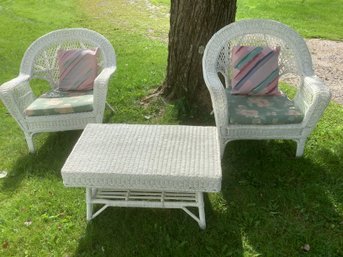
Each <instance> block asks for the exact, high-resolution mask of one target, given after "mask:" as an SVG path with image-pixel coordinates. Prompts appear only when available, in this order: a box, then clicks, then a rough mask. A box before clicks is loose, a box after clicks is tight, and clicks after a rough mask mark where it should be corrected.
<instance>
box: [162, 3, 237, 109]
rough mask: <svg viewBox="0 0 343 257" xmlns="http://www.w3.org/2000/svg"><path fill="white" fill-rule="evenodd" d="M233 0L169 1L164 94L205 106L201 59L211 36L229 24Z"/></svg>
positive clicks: (234, 7)
mask: <svg viewBox="0 0 343 257" xmlns="http://www.w3.org/2000/svg"><path fill="white" fill-rule="evenodd" d="M235 15H236V0H171V7H170V31H169V45H168V66H167V75H166V79H165V81H164V84H163V88H162V89H163V93H164V95H165V96H166V97H167V98H168V99H171V100H175V99H180V98H182V99H183V100H185V105H186V106H187V107H189V108H192V107H195V106H196V107H200V108H202V107H205V108H206V107H207V108H208V104H210V97H209V93H208V91H207V88H206V86H205V82H204V81H203V75H202V65H201V62H202V56H203V52H204V49H205V47H206V44H207V42H208V40H209V39H210V38H211V37H212V35H213V34H214V33H215V32H216V31H218V30H219V29H221V28H222V27H224V26H225V25H227V24H229V23H231V22H233V21H234V20H235Z"/></svg>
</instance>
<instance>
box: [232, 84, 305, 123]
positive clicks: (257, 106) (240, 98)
mask: <svg viewBox="0 0 343 257" xmlns="http://www.w3.org/2000/svg"><path fill="white" fill-rule="evenodd" d="M226 94H227V98H228V103H229V115H230V117H229V123H230V124H256V125H279V124H295V123H300V122H302V120H303V118H304V114H303V113H302V112H301V110H300V109H299V108H297V107H296V106H295V105H294V102H293V101H291V100H290V99H288V97H287V96H285V95H282V96H248V95H232V94H231V93H230V91H229V90H227V92H226Z"/></svg>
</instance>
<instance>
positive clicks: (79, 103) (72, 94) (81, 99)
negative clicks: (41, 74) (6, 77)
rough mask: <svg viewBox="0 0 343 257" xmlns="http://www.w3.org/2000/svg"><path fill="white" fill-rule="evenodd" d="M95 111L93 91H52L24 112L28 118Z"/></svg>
mask: <svg viewBox="0 0 343 257" xmlns="http://www.w3.org/2000/svg"><path fill="white" fill-rule="evenodd" d="M90 111H93V90H90V91H59V90H56V89H55V90H52V91H50V92H48V93H46V94H43V95H41V96H40V97H39V98H37V99H36V100H35V101H34V102H33V103H32V104H30V105H29V106H28V107H27V108H26V109H25V111H24V113H25V114H26V115H27V116H41V115H57V114H67V113H79V112H90Z"/></svg>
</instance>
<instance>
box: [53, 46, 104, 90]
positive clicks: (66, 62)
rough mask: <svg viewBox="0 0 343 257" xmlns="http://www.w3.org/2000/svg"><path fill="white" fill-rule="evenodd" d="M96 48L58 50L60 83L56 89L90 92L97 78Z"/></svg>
mask: <svg viewBox="0 0 343 257" xmlns="http://www.w3.org/2000/svg"><path fill="white" fill-rule="evenodd" d="M97 53H98V48H96V49H95V50H91V49H72V50H63V49H60V50H59V51H58V52H57V60H58V67H59V75H60V81H59V86H58V88H59V89H60V90H63V91H70V90H79V91H80V90H91V89H93V83H94V80H95V78H96V76H97Z"/></svg>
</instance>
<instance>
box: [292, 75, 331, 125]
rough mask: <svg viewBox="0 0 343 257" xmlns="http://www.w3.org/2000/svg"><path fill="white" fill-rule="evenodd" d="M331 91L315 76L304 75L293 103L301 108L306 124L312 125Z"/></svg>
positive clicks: (316, 120) (325, 105) (324, 106)
mask: <svg viewBox="0 0 343 257" xmlns="http://www.w3.org/2000/svg"><path fill="white" fill-rule="evenodd" d="M330 98H331V93H330V91H329V89H328V88H327V87H326V86H325V84H324V83H323V81H322V80H320V79H319V78H318V77H317V76H315V75H314V76H305V77H304V83H303V87H302V88H301V89H300V91H299V94H298V97H297V98H296V101H295V103H296V104H297V105H298V106H299V107H300V108H302V110H303V111H304V114H305V117H304V122H305V123H308V124H307V126H309V127H314V126H315V124H316V123H317V122H318V120H319V118H320V117H321V115H322V114H323V112H324V110H325V108H326V107H327V105H328V104H329V102H330Z"/></svg>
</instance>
